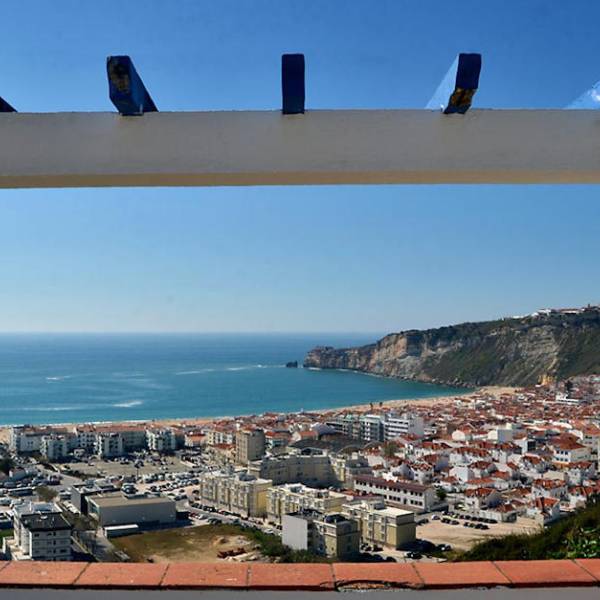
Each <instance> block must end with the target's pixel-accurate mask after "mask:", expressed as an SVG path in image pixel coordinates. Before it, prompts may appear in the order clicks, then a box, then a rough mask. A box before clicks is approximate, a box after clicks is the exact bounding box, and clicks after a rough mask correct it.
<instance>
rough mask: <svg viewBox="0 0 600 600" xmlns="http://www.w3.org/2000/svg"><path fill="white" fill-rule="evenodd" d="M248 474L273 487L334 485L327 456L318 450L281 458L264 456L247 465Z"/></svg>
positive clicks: (293, 453) (303, 451) (306, 450)
mask: <svg viewBox="0 0 600 600" xmlns="http://www.w3.org/2000/svg"><path fill="white" fill-rule="evenodd" d="M248 472H249V473H250V474H251V475H254V476H255V477H258V478H261V479H270V480H271V481H272V482H273V485H282V484H284V483H303V484H304V485H310V486H314V487H320V486H323V487H324V486H329V485H333V484H335V483H336V479H335V475H334V472H333V468H332V466H331V461H330V459H329V456H328V455H327V454H325V453H324V452H322V451H319V450H310V449H304V450H302V451H299V452H291V453H289V454H284V455H281V456H266V457H264V458H262V459H261V460H258V461H253V462H251V463H249V465H248Z"/></svg>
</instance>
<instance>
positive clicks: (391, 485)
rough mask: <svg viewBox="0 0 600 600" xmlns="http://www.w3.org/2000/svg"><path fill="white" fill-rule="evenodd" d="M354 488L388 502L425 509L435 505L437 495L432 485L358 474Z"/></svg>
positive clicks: (420, 509)
mask: <svg viewBox="0 0 600 600" xmlns="http://www.w3.org/2000/svg"><path fill="white" fill-rule="evenodd" d="M354 489H355V490H356V491H358V492H364V493H365V494H373V495H377V496H381V497H382V498H383V499H384V500H387V501H388V502H390V501H391V502H396V503H397V504H401V505H403V506H408V507H410V508H415V509H417V510H418V511H427V510H430V509H431V508H432V507H433V506H435V504H436V502H437V496H436V492H435V489H434V488H433V487H432V486H427V485H422V484H420V483H414V482H413V481H388V480H387V479H383V478H380V477H369V476H368V475H359V476H357V477H356V478H355V480H354Z"/></svg>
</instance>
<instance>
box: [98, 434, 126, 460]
mask: <svg viewBox="0 0 600 600" xmlns="http://www.w3.org/2000/svg"><path fill="white" fill-rule="evenodd" d="M124 453H125V450H124V444H123V436H122V435H121V434H120V433H116V432H112V433H108V432H107V433H104V432H102V433H97V434H96V439H95V441H94V454H96V456H98V457H100V458H114V457H115V456H122V455H123V454H124Z"/></svg>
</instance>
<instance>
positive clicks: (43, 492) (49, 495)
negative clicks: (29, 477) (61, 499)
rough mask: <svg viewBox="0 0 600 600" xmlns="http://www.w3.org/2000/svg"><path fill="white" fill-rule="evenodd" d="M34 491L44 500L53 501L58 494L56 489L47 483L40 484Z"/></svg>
mask: <svg viewBox="0 0 600 600" xmlns="http://www.w3.org/2000/svg"><path fill="white" fill-rule="evenodd" d="M34 491H35V493H36V494H37V497H38V498H39V499H40V500H41V501H42V502H52V501H53V500H54V499H55V498H56V496H58V493H57V492H56V490H53V489H52V488H49V487H48V486H45V485H38V487H36V488H35V490H34Z"/></svg>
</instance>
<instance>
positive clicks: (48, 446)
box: [40, 434, 71, 461]
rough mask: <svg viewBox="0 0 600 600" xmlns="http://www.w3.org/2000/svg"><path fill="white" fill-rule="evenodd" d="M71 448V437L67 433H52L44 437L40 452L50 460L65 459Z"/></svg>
mask: <svg viewBox="0 0 600 600" xmlns="http://www.w3.org/2000/svg"><path fill="white" fill-rule="evenodd" d="M70 449H71V444H70V439H69V436H67V435H57V434H52V435H45V436H43V437H42V443H41V447H40V452H41V454H42V456H44V457H45V458H47V459H48V460H49V461H59V460H63V459H65V458H66V457H67V455H68V454H69V450H70Z"/></svg>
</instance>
